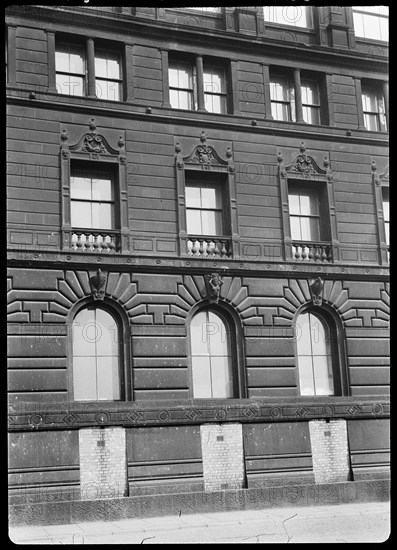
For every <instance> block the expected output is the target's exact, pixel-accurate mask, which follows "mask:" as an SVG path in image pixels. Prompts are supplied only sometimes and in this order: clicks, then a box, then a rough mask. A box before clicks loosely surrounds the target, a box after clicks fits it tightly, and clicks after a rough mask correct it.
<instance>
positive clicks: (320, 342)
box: [309, 315, 329, 355]
mask: <svg viewBox="0 0 397 550" xmlns="http://www.w3.org/2000/svg"><path fill="white" fill-rule="evenodd" d="M309 319H310V334H311V342H312V352H313V354H314V355H327V353H328V346H329V334H328V330H327V329H326V328H325V327H324V324H323V323H322V322H321V320H320V319H319V318H318V317H316V316H315V315H309Z"/></svg>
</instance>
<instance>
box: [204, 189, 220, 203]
mask: <svg viewBox="0 0 397 550" xmlns="http://www.w3.org/2000/svg"><path fill="white" fill-rule="evenodd" d="M219 203H220V201H219V199H218V198H217V192H216V189H215V187H202V188H201V206H202V208H219V207H220V206H221V205H220V204H219Z"/></svg>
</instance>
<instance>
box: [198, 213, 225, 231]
mask: <svg viewBox="0 0 397 550" xmlns="http://www.w3.org/2000/svg"><path fill="white" fill-rule="evenodd" d="M201 224H202V230H203V233H202V234H203V235H222V216H221V212H218V211H214V210H202V211H201Z"/></svg>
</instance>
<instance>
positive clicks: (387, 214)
mask: <svg viewBox="0 0 397 550" xmlns="http://www.w3.org/2000/svg"><path fill="white" fill-rule="evenodd" d="M383 216H384V219H385V222H388V221H390V203H389V198H388V197H387V198H386V197H384V198H383Z"/></svg>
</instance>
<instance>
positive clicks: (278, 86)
mask: <svg viewBox="0 0 397 550" xmlns="http://www.w3.org/2000/svg"><path fill="white" fill-rule="evenodd" d="M270 97H271V99H273V100H277V101H289V97H288V80H287V79H286V78H283V77H273V78H272V81H271V82H270Z"/></svg>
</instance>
